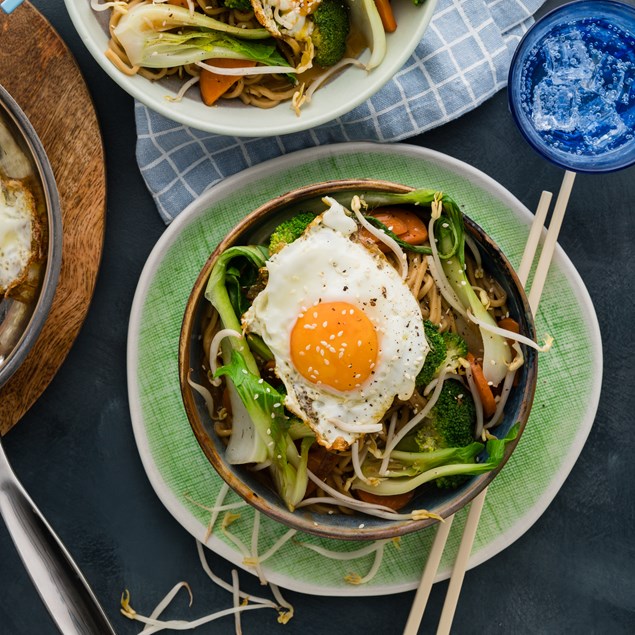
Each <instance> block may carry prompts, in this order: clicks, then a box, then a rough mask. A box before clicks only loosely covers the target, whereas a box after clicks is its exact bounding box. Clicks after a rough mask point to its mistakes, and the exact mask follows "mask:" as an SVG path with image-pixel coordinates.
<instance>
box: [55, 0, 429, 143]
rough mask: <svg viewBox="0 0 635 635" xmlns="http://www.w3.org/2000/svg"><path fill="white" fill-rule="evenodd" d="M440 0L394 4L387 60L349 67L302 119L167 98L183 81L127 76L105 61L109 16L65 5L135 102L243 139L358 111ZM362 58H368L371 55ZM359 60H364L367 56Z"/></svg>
mask: <svg viewBox="0 0 635 635" xmlns="http://www.w3.org/2000/svg"><path fill="white" fill-rule="evenodd" d="M436 2H437V0H425V3H424V4H423V6H415V5H414V3H413V2H412V0H393V9H394V12H395V16H396V19H397V24H398V27H397V30H396V31H395V32H394V33H392V34H388V37H387V47H386V48H387V51H386V57H385V58H384V60H383V61H382V63H381V64H380V66H379V67H377V68H375V69H373V70H372V71H371V72H370V73H368V72H366V71H364V70H362V69H359V68H354V67H348V68H347V69H345V70H344V71H343V72H342V73H340V74H339V75H338V76H337V77H336V78H335V79H334V80H333V81H331V82H329V83H328V84H327V85H326V86H323V87H321V88H320V89H319V90H318V91H316V93H315V95H314V96H313V99H312V100H311V103H310V104H307V105H306V106H305V107H303V108H302V113H301V115H300V116H299V117H298V116H297V115H296V114H295V112H294V111H293V109H292V108H291V105H290V103H289V102H283V103H281V104H280V105H278V106H276V107H275V108H271V109H267V110H261V109H256V108H253V107H251V106H245V105H244V104H242V103H233V102H232V103H229V104H227V103H225V104H222V105H219V106H214V107H209V106H205V104H203V102H202V101H201V99H200V97H199V94H198V90H197V89H196V88H193V89H190V90H189V91H188V93H187V95H186V96H185V97H184V98H183V99H182V100H181V101H180V102H172V101H169V100H168V99H166V96H167V95H175V94H176V92H177V91H178V89H179V87H180V86H181V82H176V81H170V80H168V81H160V82H151V81H149V80H147V79H145V78H143V77H141V76H140V75H134V76H132V77H128V76H127V75H124V74H123V73H122V72H120V71H119V70H117V69H116V68H115V66H114V65H113V64H112V63H111V62H110V61H109V60H108V59H107V58H106V56H105V55H104V51H105V50H106V49H107V46H108V39H109V38H108V33H107V30H106V24H107V18H108V12H106V11H103V12H96V11H93V10H92V9H91V6H90V2H89V0H65V3H66V8H67V10H68V13H69V15H70V17H71V20H72V21H73V24H74V25H75V28H76V29H77V32H78V33H79V35H80V37H81V39H82V41H83V42H84V44H85V45H86V47H87V48H88V50H89V51H90V53H91V54H92V55H93V57H94V58H95V60H96V61H97V62H98V64H99V65H100V66H101V67H102V68H103V69H104V70H105V71H106V73H108V75H110V77H111V78H112V79H113V80H114V81H115V82H116V83H117V84H119V86H121V88H123V89H124V90H125V91H126V92H127V93H129V94H130V95H132V96H133V97H134V98H135V99H138V100H139V101H140V102H142V103H143V104H145V105H146V106H147V107H148V108H150V109H151V110H154V111H155V112H158V113H160V114H162V115H164V116H165V117H168V118H169V119H172V120H174V121H177V122H179V123H182V124H185V125H187V126H191V127H192V128H196V129H198V130H205V131H207V132H214V133H218V134H226V135H234V136H239V137H260V136H262V137H266V136H273V135H281V134H287V133H291V132H298V131H300V130H307V129H309V128H314V127H315V126H318V125H320V124H323V123H326V122H327V121H331V120H333V119H335V118H337V117H339V116H341V115H343V114H345V113H347V112H349V111H351V110H353V108H355V107H356V106H358V105H359V104H361V103H362V102H363V101H365V100H366V99H368V98H369V97H370V96H372V95H374V94H375V93H376V92H377V91H378V90H379V89H380V88H381V87H382V86H383V85H384V84H385V83H386V82H387V81H388V80H389V79H390V78H391V77H393V76H394V75H395V73H397V72H398V71H399V69H400V68H401V67H402V66H403V65H404V64H405V62H406V60H407V59H408V58H409V57H410V55H411V54H412V52H413V51H414V50H415V48H416V46H417V44H418V43H419V42H420V41H421V39H422V37H423V34H424V31H425V30H426V28H427V26H428V24H429V22H430V19H431V17H432V14H433V12H434V8H435V5H436ZM364 55H368V51H366V53H365V54H364ZM360 59H362V60H364V59H365V58H364V56H362V57H361V58H360Z"/></svg>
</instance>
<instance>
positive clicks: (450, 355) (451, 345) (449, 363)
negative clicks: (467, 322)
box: [442, 332, 467, 371]
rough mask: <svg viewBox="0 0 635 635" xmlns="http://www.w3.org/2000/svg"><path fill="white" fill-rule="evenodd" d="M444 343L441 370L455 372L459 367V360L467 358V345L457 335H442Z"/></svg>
mask: <svg viewBox="0 0 635 635" xmlns="http://www.w3.org/2000/svg"><path fill="white" fill-rule="evenodd" d="M443 341H444V343H445V360H444V362H443V364H442V367H443V368H447V369H449V370H451V371H456V369H457V368H458V366H459V358H461V357H462V358H465V357H467V343H466V341H465V340H464V339H463V338H462V337H461V336H460V335H459V334H458V333H448V332H446V333H443Z"/></svg>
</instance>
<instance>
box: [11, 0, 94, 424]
mask: <svg viewBox="0 0 635 635" xmlns="http://www.w3.org/2000/svg"><path fill="white" fill-rule="evenodd" d="M0 84H2V85H3V86H4V88H5V89H6V90H7V91H8V92H9V93H10V94H11V96H12V97H13V98H14V99H15V100H16V101H17V102H18V104H19V106H20V107H21V108H22V110H23V111H24V112H25V113H26V115H27V117H28V118H29V119H30V121H31V123H32V124H33V127H34V128H35V130H36V132H37V133H38V135H39V137H40V139H41V141H42V144H43V145H44V149H45V150H46V153H47V154H48V157H49V160H50V162H51V165H52V167H53V172H54V174H55V179H56V181H57V187H58V190H59V194H60V199H61V203H62V222H63V227H64V230H63V242H64V246H63V255H62V268H61V272H60V278H59V284H58V287H57V291H56V293H55V297H54V299H53V305H52V308H51V311H50V313H49V317H48V319H47V321H46V324H45V325H44V328H43V329H42V332H41V334H40V336H39V338H38V340H37V342H36V343H35V345H34V346H33V349H32V350H31V352H30V353H29V355H28V357H27V358H26V360H25V361H24V363H23V364H22V365H21V366H20V368H18V370H17V371H16V373H15V374H14V375H13V376H12V377H11V379H10V380H9V381H8V382H7V383H6V384H5V385H4V386H3V387H2V388H1V389H0V434H5V433H6V432H7V431H8V430H10V429H11V427H13V426H14V425H15V424H16V423H17V422H18V421H19V420H20V418H21V417H22V415H24V413H25V412H26V411H27V410H28V409H29V408H30V407H31V406H32V405H33V403H34V402H35V400H36V399H37V398H38V397H39V396H40V395H41V394H42V392H43V391H44V389H45V388H46V387H47V386H48V384H49V383H50V381H51V379H53V377H54V375H55V373H56V372H57V370H58V369H59V367H60V365H61V364H62V362H63V361H64V359H65V358H66V355H67V353H68V351H69V350H70V347H71V345H72V344H73V342H74V340H75V338H76V337H77V334H78V332H79V329H80V327H81V325H82V323H83V321H84V318H85V317H86V312H87V310H88V305H89V304H90V300H91V298H92V295H93V289H94V287H95V280H96V278H97V271H98V268H99V262H100V259H101V252H102V247H103V241H104V224H105V215H106V175H105V166H104V150H103V145H102V138H101V133H100V130H99V125H98V122H97V115H96V113H95V109H94V107H93V103H92V100H91V97H90V94H89V93H88V89H87V87H86V84H85V83H84V80H83V78H82V76H81V73H80V71H79V68H78V67H77V64H76V63H75V60H74V58H73V56H72V54H71V52H70V51H69V50H68V48H67V47H66V45H65V44H64V42H63V41H62V40H61V38H60V37H59V35H58V34H57V33H56V32H55V30H54V29H53V27H52V26H51V25H50V24H49V22H48V21H47V20H46V18H44V17H43V16H42V15H41V14H40V13H39V12H38V11H37V10H36V9H35V8H34V7H33V6H32V5H31V4H29V3H28V2H25V3H24V4H23V5H21V6H20V7H18V8H17V9H16V10H15V11H14V12H13V13H12V14H10V15H5V14H4V13H2V11H0Z"/></svg>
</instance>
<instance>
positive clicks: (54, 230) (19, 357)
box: [0, 84, 63, 387]
mask: <svg viewBox="0 0 635 635" xmlns="http://www.w3.org/2000/svg"><path fill="white" fill-rule="evenodd" d="M0 109H2V112H3V114H4V115H5V116H6V117H7V118H8V119H9V120H10V121H11V122H13V124H14V125H15V128H16V129H17V130H18V131H19V133H20V134H21V135H22V140H23V141H24V143H25V144H26V146H27V148H28V149H29V151H30V153H31V159H32V160H33V163H34V165H35V167H36V170H37V177H38V179H39V181H40V185H41V186H42V192H43V194H44V204H45V206H46V215H47V222H48V245H47V256H46V270H45V272H44V276H43V278H42V282H41V287H40V293H39V295H38V299H37V302H36V303H35V306H34V308H33V312H32V314H31V317H30V318H29V321H28V323H27V325H26V327H25V329H24V331H23V333H22V336H21V337H20V339H19V340H18V341H17V343H16V344H15V346H14V347H13V349H12V350H11V352H10V353H9V355H8V356H7V358H6V360H5V361H4V362H3V363H2V365H0V387H1V386H2V385H3V384H5V383H6V382H7V381H8V380H9V379H10V377H11V376H12V375H13V374H14V373H15V372H16V370H17V369H18V368H19V366H20V365H21V364H22V362H23V361H24V359H25V358H26V356H27V355H28V353H29V351H30V350H31V348H32V347H33V344H34V343H35V341H36V340H37V338H38V337H39V335H40V332H41V330H42V327H43V326H44V323H45V322H46V320H47V318H48V315H49V312H50V310H51V306H52V305H53V298H54V296H55V292H56V290H57V282H58V280H59V275H60V270H61V266H62V243H63V238H62V208H61V203H60V197H59V192H58V190H57V183H56V181H55V175H54V173H53V168H52V166H51V163H50V161H49V158H48V156H47V154H46V151H45V149H44V146H43V145H42V142H41V141H40V138H39V136H38V134H37V132H36V131H35V128H34V127H33V125H32V124H31V122H30V121H29V119H28V117H27V116H26V114H25V113H24V111H23V110H22V109H21V108H20V106H19V105H18V103H17V102H16V101H15V99H13V97H12V96H11V94H10V93H9V92H8V91H7V90H6V89H5V88H4V87H3V86H2V85H1V84H0Z"/></svg>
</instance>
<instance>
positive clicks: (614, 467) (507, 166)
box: [0, 0, 635, 635]
mask: <svg viewBox="0 0 635 635" xmlns="http://www.w3.org/2000/svg"><path fill="white" fill-rule="evenodd" d="M76 1H80V0H76ZM82 1H88V0H82ZM400 1H407V0H400ZM467 1H469V0H467ZM558 4H562V2H559V1H553V0H550V1H548V2H547V3H546V5H545V7H543V11H544V10H545V9H546V8H550V7H554V6H557V5H558ZM34 5H35V6H36V7H37V8H38V9H40V10H41V11H42V13H43V14H44V15H45V16H46V17H47V18H48V19H49V20H50V22H51V23H52V25H53V26H54V27H55V28H56V29H57V31H58V32H59V33H60V35H61V36H62V38H63V39H64V40H65V41H66V43H67V44H68V46H69V47H70V49H71V51H72V52H73V54H74V55H75V57H76V59H77V61H78V64H79V66H80V68H81V70H82V72H83V74H84V76H85V79H86V82H87V84H88V87H89V90H90V92H91V94H92V96H93V98H94V101H95V106H96V109H97V114H98V117H99V120H100V122H101V126H102V132H103V137H104V144H105V151H106V167H107V176H108V201H107V206H108V212H107V226H106V237H105V245H104V254H103V261H102V263H101V269H100V274H99V278H98V280H97V286H96V290H95V295H94V299H93V301H92V304H91V307H90V311H89V313H88V316H87V319H86V322H85V324H84V325H83V327H82V329H81V332H80V334H79V336H78V338H77V340H76V342H75V344H74V346H73V348H72V349H71V352H70V354H69V355H68V358H67V359H66V361H65V363H64V364H63V366H62V368H61V369H60V371H59V373H58V374H57V376H56V377H55V379H54V380H53V382H52V383H51V385H50V386H49V388H48V389H47V390H46V391H45V393H44V394H43V395H42V397H41V398H40V400H39V401H38V402H37V403H36V404H35V405H34V406H33V408H32V409H31V410H30V411H29V412H28V413H27V414H26V416H25V417H24V419H23V420H22V421H21V422H20V423H19V425H17V426H16V427H15V428H14V429H13V430H12V431H11V432H10V433H9V434H8V435H7V436H6V438H5V444H6V451H7V454H8V456H9V458H10V460H11V462H12V465H13V467H14V469H15V471H16V473H17V475H18V477H19V478H20V479H21V481H22V482H23V484H24V485H25V487H26V488H27V490H28V491H29V492H30V494H31V496H32V497H33V499H34V500H35V501H36V503H37V504H38V505H39V506H40V508H41V510H42V511H43V513H44V514H45V516H46V517H47V519H48V520H49V522H50V523H51V524H52V525H53V527H54V528H55V529H56V531H57V532H58V534H59V535H60V537H61V539H62V540H63V542H64V543H65V544H66V545H67V547H68V549H69V550H70V551H71V553H72V554H73V556H74V558H75V559H76V561H77V563H78V564H79V566H80V568H81V569H82V571H83V572H84V574H85V575H86V577H87V578H88V580H89V582H90V583H91V585H92V587H93V589H94V591H95V593H96V595H97V597H98V598H99V600H100V601H101V603H102V604H103V606H104V608H105V610H106V612H107V613H108V615H109V617H110V618H111V620H112V622H113V624H114V626H115V629H116V630H117V632H118V633H121V634H127V633H136V632H139V631H140V630H141V626H140V625H139V624H138V623H133V622H131V621H129V620H127V619H126V618H125V617H123V616H122V615H120V613H119V597H120V594H121V592H122V590H123V589H124V588H129V589H131V590H133V591H134V600H135V602H134V604H135V605H136V606H137V608H139V609H144V610H145V611H146V612H149V611H150V610H151V608H152V607H153V606H154V605H155V604H156V602H158V601H159V600H160V599H161V598H162V597H163V596H164V595H165V593H167V591H168V590H169V589H170V588H171V587H172V586H173V585H174V584H175V583H176V582H177V581H179V580H187V581H188V582H189V583H190V585H191V587H192V589H193V591H194V594H195V600H194V602H195V603H194V606H193V608H192V610H191V611H190V610H189V609H188V608H187V602H186V598H185V596H184V597H183V598H181V600H180V602H177V604H176V605H175V609H174V611H173V613H172V616H173V617H180V618H191V617H194V616H199V615H203V614H204V613H205V612H206V611H212V610H214V609H215V608H219V607H227V606H228V605H229V602H230V599H228V595H227V593H226V592H225V591H222V590H220V589H218V588H217V587H215V585H213V584H212V583H211V582H210V581H209V579H208V578H207V577H206V575H205V574H204V573H203V571H202V569H201V567H200V565H199V562H198V557H197V553H196V548H195V542H194V539H193V538H192V537H191V536H190V535H189V534H188V533H187V532H186V531H185V530H184V529H183V528H182V527H181V526H180V525H179V524H178V523H177V522H176V521H175V520H174V519H173V518H172V516H171V515H170V514H169V513H168V512H167V511H166V510H165V508H164V507H163V505H162V504H161V502H160V501H159V500H158V498H157V497H156V495H155V493H154V491H153V489H152V488H151V486H150V483H149V481H148V479H147V477H146V474H145V472H144V470H143V467H142V465H141V461H140V459H139V455H138V453H137V449H136V446H135V443H134V439H133V434H132V428H131V423H130V415H129V412H128V402H127V389H126V335H127V326H128V315H129V311H130V306H131V303H132V298H133V294H134V291H135V287H136V284H137V280H138V277H139V274H140V272H141V269H142V267H143V264H144V262H145V260H146V258H147V256H148V254H149V253H150V250H151V249H152V247H153V245H154V244H155V242H156V241H157V239H158V238H159V237H160V236H161V234H162V232H163V231H164V229H165V227H164V225H163V223H162V221H161V220H160V218H159V215H158V213H157V211H156V209H155V207H154V204H153V202H152V199H151V197H150V195H149V193H148V192H147V190H146V189H145V186H144V183H143V181H142V179H141V176H140V174H139V170H138V169H137V164H136V162H135V126H134V117H133V101H132V98H131V97H129V96H128V95H127V94H126V93H124V92H123V91H122V90H121V89H120V88H119V87H118V86H117V85H115V84H114V83H113V82H112V81H111V80H110V78H109V77H108V76H107V75H106V74H105V73H104V71H103V70H101V68H99V67H98V66H97V64H96V63H95V61H94V60H93V59H92V57H91V56H90V55H89V53H88V52H87V50H86V49H85V47H84V45H83V44H82V43H81V41H80V39H79V37H78V36H77V34H76V32H75V31H74V29H73V26H72V24H71V22H70V19H69V17H68V15H67V13H66V10H65V8H64V4H63V2H62V1H61V0H34ZM0 46H1V39H0ZM408 142H409V143H414V144H417V145H421V146H425V147H429V148H433V149H435V150H439V151H441V152H444V153H447V154H449V155H451V156H453V157H456V158H458V159H461V160H463V161H466V162H468V163H470V164H472V165H474V166H475V167H477V168H479V169H480V170H482V171H484V172H485V173H487V174H488V175H490V176H491V177H493V178H494V179H496V180H497V181H499V182H500V183H501V184H502V185H503V186H505V187H506V188H508V189H509V190H510V191H511V192H512V193H513V194H514V195H515V196H517V197H518V198H519V199H520V200H521V201H522V202H523V203H524V204H526V205H527V206H528V207H529V208H530V209H534V208H535V206H536V203H537V200H538V197H539V194H540V191H541V190H543V189H548V190H550V191H552V192H557V190H558V187H559V185H560V182H561V179H562V171H561V170H560V169H558V168H556V167H555V166H552V165H550V164H549V163H547V162H545V161H544V160H542V159H541V158H540V157H539V156H538V155H537V154H535V153H534V152H533V151H532V150H531V149H530V148H529V147H528V145H527V144H526V143H525V142H524V141H523V139H522V138H521V136H520V134H519V132H518V131H517V130H516V128H515V127H514V124H513V122H512V120H511V117H510V115H509V112H508V110H507V102H506V93H505V91H501V92H500V93H499V94H498V95H496V96H495V97H494V98H493V99H491V100H489V101H488V102H486V103H485V104H484V105H482V106H481V107H479V108H478V109H476V110H475V111H473V112H471V113H469V114H467V115H464V116H463V117H462V118H461V119H459V120H457V121H456V122H453V123H450V124H448V125H445V126H444V127H442V128H440V129H437V130H433V131H431V132H428V133H426V134H423V135H420V136H418V137H415V138H413V139H409V140H408ZM634 207H635V168H630V169H628V170H625V171H622V172H618V173H614V174H607V175H604V176H586V175H581V176H579V177H578V178H577V180H576V183H575V186H574V189H573V194H572V196H571V200H570V204H569V208H568V211H567V217H566V218H565V222H564V226H563V228H562V232H561V235H560V244H561V245H562V247H563V248H564V250H565V251H566V252H567V254H568V255H569V257H570V258H571V260H572V261H573V263H574V265H575V267H576V268H577V270H578V271H579V272H580V274H581V276H582V279H583V280H584V282H585V284H586V286H587V288H588V290H589V293H590V295H591V298H592V299H593V302H594V304H595V308H596V311H597V316H598V319H599V322H600V328H601V331H602V338H603V350H604V379H603V385H602V396H601V400H600V404H599V409H598V412H597V417H596V420H595V423H594V425H593V429H592V430H591V434H590V436H589V439H588V441H587V443H586V446H585V448H584V450H583V452H582V454H581V456H580V458H579V459H578V461H577V463H576V465H575V467H574V468H573V471H572V472H571V474H570V476H569V478H568V479H567V481H566V482H565V484H564V486H563V487H562V489H561V490H560V492H559V493H558V494H557V496H556V497H555V499H554V501H553V502H552V503H551V505H550V506H549V507H548V509H547V510H546V511H545V513H544V514H543V515H542V516H541V518H540V519H539V520H538V521H537V522H536V523H535V525H534V526H532V527H531V528H530V529H529V530H528V531H527V532H526V533H525V534H524V535H523V536H522V537H521V538H519V539H518V540H517V541H516V542H515V543H514V544H512V545H511V546H510V547H508V548H507V549H506V550H505V551H503V552H502V553H501V554H499V555H497V556H495V557H494V558H492V559H490V560H488V561H487V562H485V563H484V564H482V565H480V566H478V567H477V568H476V569H474V570H471V571H469V572H468V573H467V575H466V578H465V582H464V585H463V590H462V594H461V598H460V602H459V606H458V609H457V613H456V617H455V620H454V628H453V632H454V633H461V634H463V633H465V634H471V633H482V632H487V633H490V634H494V633H505V634H506V633H513V634H524V633H527V634H532V635H533V634H536V633H553V634H558V635H560V634H564V633H576V634H577V633H585V634H589V635H590V634H596V633H599V634H603V633H607V634H626V633H635V546H634V545H635V540H634V538H633V532H634V529H635V460H634V459H633V457H634V456H635V440H634V439H635V434H634V433H633V428H634V421H635V419H634V417H633V413H635V382H634V381H633V372H632V371H631V369H630V364H631V363H632V360H633V354H632V351H633V346H632V342H633V337H632V324H633V316H634V315H635V303H634V301H633V283H634V280H635V265H634V253H633V243H634V242H635V231H634V230H633V225H632V222H631V219H632V216H633V214H634ZM0 563H1V564H0V589H2V591H1V592H0V634H1V635H35V634H37V635H48V634H49V633H50V634H53V633H56V632H57V630H56V629H55V627H54V625H53V623H52V622H51V620H50V618H49V616H48V613H47V612H46V610H45V609H44V607H43V605H42V604H41V603H40V600H39V597H38V595H37V594H36V592H35V590H34V588H33V587H32V585H31V582H30V580H29V578H28V575H27V573H26V571H25V570H24V568H23V567H22V564H21V562H20V560H19V557H18V555H17V553H16V552H15V550H14V548H13V544H12V542H11V540H10V538H9V535H8V534H7V532H6V530H5V529H4V526H0ZM212 563H213V566H214V568H215V570H216V572H217V573H219V574H220V575H222V576H223V577H224V578H225V579H230V571H231V566H230V565H229V564H228V563H227V562H225V561H224V560H222V559H221V558H220V557H217V556H216V557H213V559H212ZM241 580H242V582H241V584H242V585H243V586H244V587H245V588H247V590H250V591H252V592H259V588H258V585H257V584H256V583H255V581H254V580H251V579H250V576H248V575H246V574H244V573H243V574H242V575H241ZM446 589H447V582H442V583H439V584H437V585H435V586H434V588H433V590H432V594H431V597H430V601H429V603H428V609H427V611H426V615H425V617H424V620H423V622H422V626H421V630H420V632H421V633H433V632H434V631H435V628H436V624H437V621H438V618H439V615H440V612H441V607H442V604H443V599H444V597H445V592H446ZM285 595H286V596H287V597H288V599H289V600H290V601H291V602H292V604H293V605H294V606H295V610H296V614H295V617H294V618H293V620H292V621H291V622H290V623H289V624H288V625H286V626H282V625H280V624H278V623H277V622H276V619H275V614H274V613H272V612H268V611H265V612H254V613H252V614H245V616H244V617H243V629H244V632H245V633H246V634H262V635H268V634H274V633H285V632H286V633H302V634H303V635H321V634H323V633H327V632H328V633H330V634H331V635H340V634H344V633H347V634H348V633H372V634H374V633H381V634H385V635H392V634H393V633H394V634H398V633H401V631H402V629H403V626H404V625H405V622H406V619H407V616H408V611H409V609H410V605H411V603H412V600H413V596H414V592H410V593H402V594H398V595H392V596H385V597H375V598H368V599H363V598H323V597H312V596H308V595H303V594H299V593H293V592H286V594H285ZM196 632H201V633H221V634H223V633H234V626H233V618H224V619H223V620H221V621H219V622H215V623H213V624H209V625H207V626H205V627H202V628H201V629H199V631H196Z"/></svg>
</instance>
